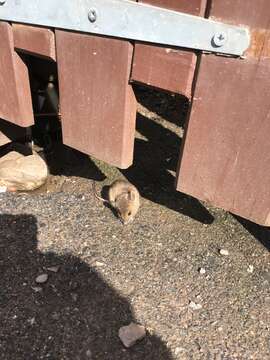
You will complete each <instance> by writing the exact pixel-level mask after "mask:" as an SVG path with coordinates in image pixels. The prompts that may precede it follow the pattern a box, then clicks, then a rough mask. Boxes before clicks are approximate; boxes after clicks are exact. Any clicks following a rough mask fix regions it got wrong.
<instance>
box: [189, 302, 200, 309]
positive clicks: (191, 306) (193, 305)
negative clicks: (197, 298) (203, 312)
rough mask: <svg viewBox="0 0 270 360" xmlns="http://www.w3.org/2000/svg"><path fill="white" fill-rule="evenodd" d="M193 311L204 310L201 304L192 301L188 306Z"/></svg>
mask: <svg viewBox="0 0 270 360" xmlns="http://www.w3.org/2000/svg"><path fill="white" fill-rule="evenodd" d="M188 306H189V307H190V308H191V309H192V310H200V309H201V308H202V305H201V304H197V303H195V302H194V301H190V302H189V305H188Z"/></svg>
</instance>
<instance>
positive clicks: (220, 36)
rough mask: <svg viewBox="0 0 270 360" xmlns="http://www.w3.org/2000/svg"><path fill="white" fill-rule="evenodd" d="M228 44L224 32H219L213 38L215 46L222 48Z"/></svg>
mask: <svg viewBox="0 0 270 360" xmlns="http://www.w3.org/2000/svg"><path fill="white" fill-rule="evenodd" d="M226 42H227V34H226V33H224V32H218V33H216V34H215V35H214V37H213V43H214V45H215V46H217V47H220V46H223V45H225V43H226Z"/></svg>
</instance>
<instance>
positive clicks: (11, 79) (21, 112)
mask: <svg viewBox="0 0 270 360" xmlns="http://www.w3.org/2000/svg"><path fill="white" fill-rule="evenodd" d="M0 38H1V43H0V99H1V101H0V119H4V120H8V121H10V122H12V123H14V124H17V125H20V126H25V127H26V126H30V125H32V124H33V123H34V118H33V109H32V99H31V92H30V85H29V75H28V69H27V67H26V65H25V64H24V62H23V61H22V60H21V58H20V57H19V55H18V54H17V53H16V52H15V50H14V42H13V34H12V27H11V25H9V24H8V23H6V22H0Z"/></svg>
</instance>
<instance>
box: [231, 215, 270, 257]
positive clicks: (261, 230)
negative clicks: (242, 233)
mask: <svg viewBox="0 0 270 360" xmlns="http://www.w3.org/2000/svg"><path fill="white" fill-rule="evenodd" d="M234 217H235V218H236V219H237V221H239V222H240V224H241V225H243V226H244V228H245V229H246V230H247V231H248V232H249V233H250V234H251V235H252V236H254V237H255V238H256V239H257V240H259V241H260V242H261V243H262V244H263V245H264V246H265V247H266V249H268V251H270V228H269V227H265V226H261V225H258V224H255V223H253V222H251V221H249V220H246V219H243V218H241V217H240V216H236V215H234Z"/></svg>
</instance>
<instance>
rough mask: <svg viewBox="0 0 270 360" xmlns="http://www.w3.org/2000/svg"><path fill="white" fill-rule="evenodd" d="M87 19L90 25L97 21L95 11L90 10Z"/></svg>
mask: <svg viewBox="0 0 270 360" xmlns="http://www.w3.org/2000/svg"><path fill="white" fill-rule="evenodd" d="M88 19H89V21H90V22H91V23H94V22H96V21H97V11H96V10H95V9H91V10H90V11H89V13H88Z"/></svg>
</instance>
